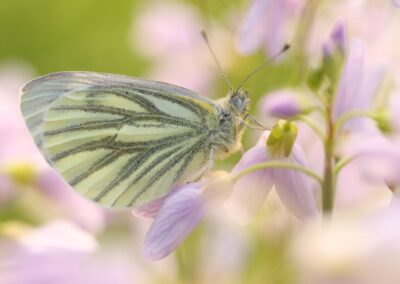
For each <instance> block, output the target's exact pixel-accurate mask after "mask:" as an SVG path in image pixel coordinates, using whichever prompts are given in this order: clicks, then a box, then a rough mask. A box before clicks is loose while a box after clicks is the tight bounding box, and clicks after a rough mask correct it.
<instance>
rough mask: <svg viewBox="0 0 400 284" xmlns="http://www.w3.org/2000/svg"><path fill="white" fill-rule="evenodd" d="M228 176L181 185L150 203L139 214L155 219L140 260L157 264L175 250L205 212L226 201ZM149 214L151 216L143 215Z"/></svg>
mask: <svg viewBox="0 0 400 284" xmlns="http://www.w3.org/2000/svg"><path fill="white" fill-rule="evenodd" d="M228 176H229V175H228V174H227V173H220V172H217V173H214V174H213V177H212V178H211V179H210V180H207V181H205V180H203V181H199V182H194V183H188V184H186V185H180V186H178V187H176V188H174V189H173V190H172V193H171V194H169V195H167V197H166V198H165V199H164V200H158V201H156V202H155V203H154V202H152V203H151V204H150V205H149V206H145V207H143V208H142V210H139V212H145V214H144V215H145V216H154V215H155V218H154V221H153V223H152V225H151V226H150V229H149V231H148V232H147V235H146V239H145V241H144V244H143V248H142V255H143V257H144V258H146V259H148V260H160V259H162V258H164V257H166V256H167V255H168V254H170V253H171V252H172V251H173V250H175V249H176V247H177V246H178V245H179V244H180V243H181V242H182V241H183V240H184V239H185V238H186V237H187V236H188V235H189V234H190V232H191V231H192V230H193V229H194V228H195V227H196V226H197V224H198V223H199V222H200V220H201V219H202V218H203V216H204V214H205V212H206V210H207V208H208V207H209V206H211V205H215V203H220V202H221V201H222V200H224V199H225V198H226V194H227V192H229V186H228V184H227V183H228ZM159 205H161V206H159ZM148 208H151V210H149V209H148ZM149 212H151V214H146V213H149Z"/></svg>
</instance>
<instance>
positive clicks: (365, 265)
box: [290, 193, 400, 284]
mask: <svg viewBox="0 0 400 284" xmlns="http://www.w3.org/2000/svg"><path fill="white" fill-rule="evenodd" d="M375 199H376V198H375ZM353 207H354V206H353ZM365 209H366V208H364V209H363V210H362V211H363V212H365V211H366V210H365ZM371 209H372V208H367V210H369V211H368V212H367V213H362V214H360V211H359V209H358V210H354V209H353V211H350V212H347V214H342V215H341V216H336V218H334V219H329V220H323V223H322V224H321V223H317V222H314V223H309V224H307V226H305V227H303V228H301V230H300V231H299V232H297V233H296V234H294V235H293V237H294V240H293V243H292V245H291V246H290V251H291V253H290V255H291V256H292V259H293V261H294V263H293V264H294V265H296V267H298V269H299V272H300V273H299V275H298V278H299V280H300V283H311V284H317V283H363V284H374V283H393V284H394V283H397V282H398V279H400V273H399V270H398V263H399V261H400V242H399V238H400V229H399V226H398V216H399V213H400V197H399V195H398V193H395V194H394V195H393V198H392V200H391V202H390V205H389V206H388V207H386V208H384V209H381V210H379V212H376V211H372V213H371ZM316 259H317V260H318V261H315V260H316Z"/></svg>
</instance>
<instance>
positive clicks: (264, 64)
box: [237, 44, 290, 90]
mask: <svg viewBox="0 0 400 284" xmlns="http://www.w3.org/2000/svg"><path fill="white" fill-rule="evenodd" d="M289 48H290V45H289V44H285V45H284V46H283V48H282V49H281V50H280V51H279V52H278V53H277V54H275V55H274V56H272V57H271V58H270V59H268V60H267V61H266V62H264V63H263V64H261V65H260V66H258V67H257V68H256V69H254V70H253V71H252V72H251V73H250V74H249V75H247V76H246V78H244V80H243V81H242V83H240V85H239V88H237V89H238V90H240V89H241V88H242V87H243V85H244V84H245V83H246V82H247V81H248V80H249V79H250V78H251V77H253V76H254V75H255V74H257V73H258V72H259V71H260V70H261V69H263V68H264V67H265V66H268V65H269V64H270V63H271V62H272V61H274V60H275V59H276V58H277V57H279V56H280V55H281V54H283V53H285V52H286V51H287V50H288V49H289Z"/></svg>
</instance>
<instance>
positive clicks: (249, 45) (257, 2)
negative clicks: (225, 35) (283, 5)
mask: <svg viewBox="0 0 400 284" xmlns="http://www.w3.org/2000/svg"><path fill="white" fill-rule="evenodd" d="M272 1H273V0H272ZM270 2H271V0H254V1H253V3H252V5H251V7H250V9H249V11H248V13H247V15H246V16H245V19H244V20H243V23H242V24H241V26H240V28H239V38H238V41H237V47H238V50H239V51H240V52H241V53H243V54H249V53H251V52H253V51H255V50H256V49H257V48H258V47H259V46H260V45H261V43H262V40H263V39H264V38H265V33H266V28H267V26H266V21H265V16H266V13H267V11H268V7H269V5H270Z"/></svg>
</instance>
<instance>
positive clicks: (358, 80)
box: [334, 39, 365, 118]
mask: <svg viewBox="0 0 400 284" xmlns="http://www.w3.org/2000/svg"><path fill="white" fill-rule="evenodd" d="M364 57H365V44H364V42H363V41H361V40H359V39H353V40H352V41H351V42H350V49H349V52H348V55H347V59H346V63H345V66H344V68H343V71H342V76H341V79H340V83H339V89H338V93H337V95H336V101H335V106H334V112H335V117H336V118H337V117H339V116H340V115H342V114H344V113H345V112H348V111H350V110H352V109H354V108H357V107H358V104H359V103H360V101H359V100H356V99H355V98H357V97H358V94H359V92H360V90H361V86H362V81H363V75H364Z"/></svg>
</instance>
